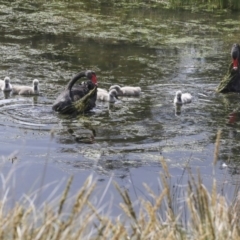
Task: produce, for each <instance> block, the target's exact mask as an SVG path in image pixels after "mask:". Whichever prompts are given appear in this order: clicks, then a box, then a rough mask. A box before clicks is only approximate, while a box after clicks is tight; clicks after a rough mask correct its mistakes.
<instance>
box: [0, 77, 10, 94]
mask: <svg viewBox="0 0 240 240" xmlns="http://www.w3.org/2000/svg"><path fill="white" fill-rule="evenodd" d="M0 86H1V90H2V91H4V92H10V91H12V85H11V83H10V78H9V77H5V78H4V80H1V82H0Z"/></svg>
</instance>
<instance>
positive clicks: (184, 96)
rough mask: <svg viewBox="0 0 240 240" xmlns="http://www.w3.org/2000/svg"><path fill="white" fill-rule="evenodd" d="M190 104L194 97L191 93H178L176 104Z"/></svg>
mask: <svg viewBox="0 0 240 240" xmlns="http://www.w3.org/2000/svg"><path fill="white" fill-rule="evenodd" d="M190 102H192V95H191V94H190V93H182V92H181V91H177V92H176V96H175V98H174V104H185V103H190Z"/></svg>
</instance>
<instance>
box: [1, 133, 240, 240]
mask: <svg viewBox="0 0 240 240" xmlns="http://www.w3.org/2000/svg"><path fill="white" fill-rule="evenodd" d="M219 141H220V131H219V132H218V134H217V140H216V149H215V157H214V162H213V163H214V164H215V161H216V159H217V157H218V155H219ZM160 161H161V164H162V173H161V175H160V185H161V191H160V192H159V193H158V194H156V193H155V192H154V191H152V190H151V189H150V188H149V187H148V186H147V185H146V184H144V187H145V189H146V194H147V195H148V196H149V197H148V198H146V197H145V198H144V199H143V198H141V199H138V200H139V201H138V204H135V203H134V202H132V201H131V199H130V196H129V194H128V192H127V191H126V190H122V189H121V188H120V187H119V186H118V185H117V184H116V183H115V187H116V189H117V190H118V192H119V194H120V196H121V198H122V200H123V202H122V203H120V207H121V208H122V211H123V213H124V214H121V216H118V217H116V218H113V217H112V216H109V215H104V214H103V213H102V208H100V209H99V207H96V204H94V203H93V202H92V198H91V196H93V195H94V189H95V185H96V184H95V182H94V181H93V179H92V177H91V176H90V177H89V178H88V179H87V180H86V182H85V183H84V184H83V186H82V188H81V189H80V190H79V192H78V194H77V195H76V196H75V198H74V200H73V199H72V198H69V197H68V193H69V189H70V186H71V183H72V178H70V179H69V181H68V183H67V186H66V188H65V191H64V192H63V194H62V196H60V197H59V200H58V201H56V202H55V203H56V205H57V206H56V205H55V206H54V205H53V206H52V205H50V204H47V203H45V204H44V206H43V207H42V208H41V207H40V208H38V207H36V206H35V205H34V203H33V201H29V206H26V204H21V203H16V204H15V206H14V207H13V208H12V209H10V210H6V209H5V208H6V207H5V205H7V202H6V201H5V200H4V199H3V200H2V202H0V209H1V211H0V239H24V240H28V239H29V240H30V239H31V240H33V239H44V240H45V239H56V240H63V239H64V240H65V239H69V240H71V239H74V240H75V239H91V240H93V239H144V240H145V239H153V240H154V239H156V240H159V239H166V240H168V239H170V240H171V239H172V240H175V239H207V240H209V239H219V240H221V239H224V240H226V239H240V228H239V224H240V221H239V219H240V218H239V217H240V214H239V213H240V195H239V194H236V197H235V198H234V199H233V201H232V203H231V204H229V203H228V202H227V200H226V197H224V196H222V195H220V194H218V192H217V183H216V181H215V180H213V184H212V189H211V190H207V188H206V187H205V186H204V184H203V182H202V177H201V175H200V172H198V174H197V175H196V176H193V174H192V173H191V172H190V171H188V179H189V181H188V185H187V187H186V188H185V189H183V190H182V191H183V192H184V194H182V196H184V197H183V198H181V199H179V198H178V196H179V195H177V194H176V189H175V188H171V175H170V173H169V170H168V166H167V164H166V162H165V160H164V159H163V158H161V160H160ZM70 199H71V201H72V202H71V204H69V201H70ZM149 199H151V200H149ZM185 203H186V204H185ZM66 205H67V207H66ZM184 206H185V207H184ZM183 216H187V218H186V219H185V220H184V217H183Z"/></svg>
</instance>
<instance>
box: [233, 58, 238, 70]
mask: <svg viewBox="0 0 240 240" xmlns="http://www.w3.org/2000/svg"><path fill="white" fill-rule="evenodd" d="M237 68H238V59H237V58H236V59H233V69H237Z"/></svg>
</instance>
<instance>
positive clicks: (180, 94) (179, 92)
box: [176, 91, 182, 99]
mask: <svg viewBox="0 0 240 240" xmlns="http://www.w3.org/2000/svg"><path fill="white" fill-rule="evenodd" d="M176 97H177V99H181V97H182V92H181V91H177V92H176Z"/></svg>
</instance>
